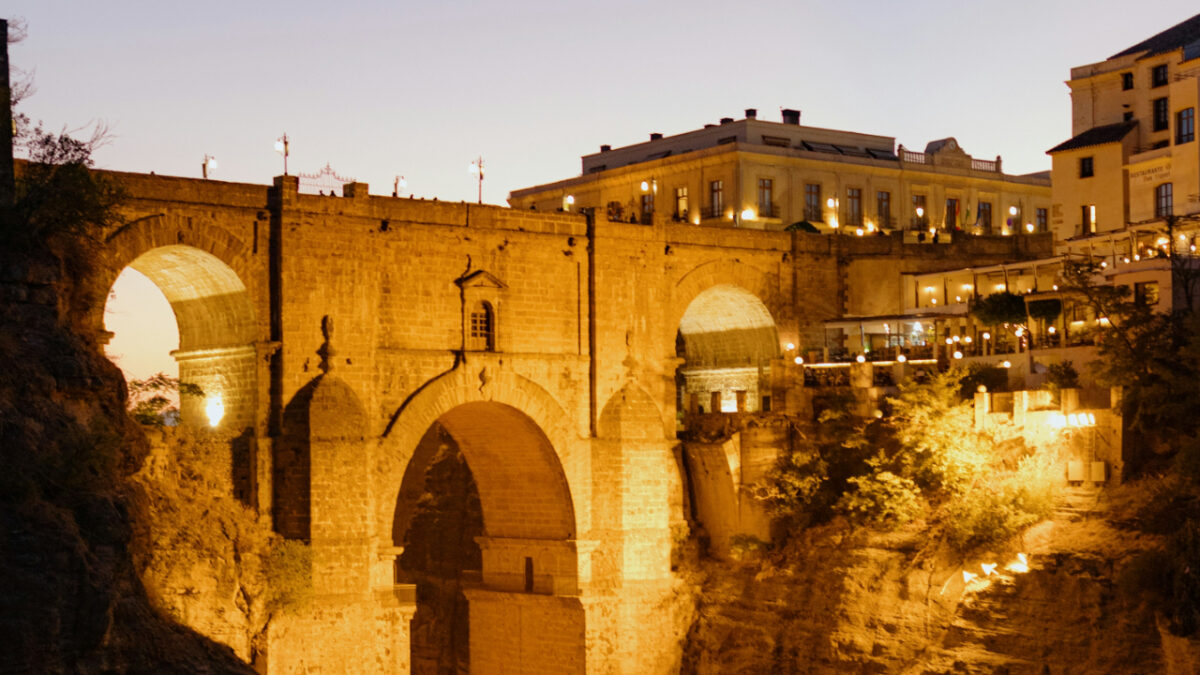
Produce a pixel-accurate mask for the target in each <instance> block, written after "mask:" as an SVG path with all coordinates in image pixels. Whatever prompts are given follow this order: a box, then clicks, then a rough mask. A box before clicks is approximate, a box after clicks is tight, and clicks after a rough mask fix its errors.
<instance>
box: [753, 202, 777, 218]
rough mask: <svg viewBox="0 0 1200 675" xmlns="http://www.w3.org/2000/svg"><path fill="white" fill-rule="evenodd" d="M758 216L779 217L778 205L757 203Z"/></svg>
mask: <svg viewBox="0 0 1200 675" xmlns="http://www.w3.org/2000/svg"><path fill="white" fill-rule="evenodd" d="M758 217H759V218H778V217H779V206H778V205H776V204H765V205H764V204H759V205H758Z"/></svg>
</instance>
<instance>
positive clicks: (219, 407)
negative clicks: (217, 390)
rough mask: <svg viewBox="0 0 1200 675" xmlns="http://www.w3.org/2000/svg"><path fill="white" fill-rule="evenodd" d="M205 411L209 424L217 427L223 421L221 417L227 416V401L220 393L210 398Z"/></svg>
mask: <svg viewBox="0 0 1200 675" xmlns="http://www.w3.org/2000/svg"><path fill="white" fill-rule="evenodd" d="M204 413H205V414H206V415H208V426H210V427H215V426H217V425H218V424H220V423H221V418H223V417H225V403H224V402H223V401H222V400H221V395H220V394H217V395H215V396H210V397H209V398H208V402H207V403H205V405H204Z"/></svg>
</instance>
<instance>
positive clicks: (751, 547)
mask: <svg viewBox="0 0 1200 675" xmlns="http://www.w3.org/2000/svg"><path fill="white" fill-rule="evenodd" d="M770 548H771V544H770V543H768V542H765V541H763V540H762V539H759V538H758V537H756V536H754V535H752V534H735V535H733V536H732V537H730V538H729V550H730V552H731V553H732V554H733V557H734V558H735V559H738V560H742V559H745V558H748V557H753V556H756V555H758V554H760V553H763V552H765V551H768V550H770Z"/></svg>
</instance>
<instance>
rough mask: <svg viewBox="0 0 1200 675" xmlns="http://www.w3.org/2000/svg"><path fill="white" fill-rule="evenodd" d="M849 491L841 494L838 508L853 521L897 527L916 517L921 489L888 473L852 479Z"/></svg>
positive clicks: (920, 507) (919, 508)
mask: <svg viewBox="0 0 1200 675" xmlns="http://www.w3.org/2000/svg"><path fill="white" fill-rule="evenodd" d="M847 483H849V485H850V487H851V490H850V491H848V492H846V493H845V494H843V495H842V498H841V500H840V501H838V509H839V510H841V511H842V512H843V513H845V514H846V515H847V516H849V517H850V518H852V519H854V520H861V521H864V522H868V523H872V524H876V525H883V524H890V525H900V524H903V523H907V522H909V521H911V520H913V519H914V518H916V517H917V516H918V515H920V513H921V511H922V508H923V506H924V505H923V504H922V502H921V497H920V495H921V489H920V488H919V487H917V484H916V483H914V482H913V481H912V480H911V479H908V478H905V477H903V476H897V475H896V474H894V473H892V472H891V471H880V472H878V473H872V474H867V475H865V476H855V477H853V478H851V479H849V480H848V481H847Z"/></svg>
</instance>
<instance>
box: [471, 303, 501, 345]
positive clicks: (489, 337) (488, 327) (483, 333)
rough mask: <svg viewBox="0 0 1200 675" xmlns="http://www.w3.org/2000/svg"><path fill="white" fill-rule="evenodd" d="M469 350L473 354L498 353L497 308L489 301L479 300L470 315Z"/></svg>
mask: <svg viewBox="0 0 1200 675" xmlns="http://www.w3.org/2000/svg"><path fill="white" fill-rule="evenodd" d="M467 349H468V350H469V351H473V352H494V351H496V308H495V307H493V306H492V303H490V302H488V301H487V300H477V301H476V302H475V304H474V305H473V306H472V307H471V311H470V313H469V314H468V317H467Z"/></svg>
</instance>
